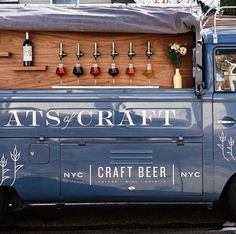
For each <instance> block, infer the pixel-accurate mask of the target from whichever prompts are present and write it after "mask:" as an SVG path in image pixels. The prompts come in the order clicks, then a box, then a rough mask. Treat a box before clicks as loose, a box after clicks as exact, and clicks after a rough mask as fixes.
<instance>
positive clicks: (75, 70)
mask: <svg viewBox="0 0 236 234" xmlns="http://www.w3.org/2000/svg"><path fill="white" fill-rule="evenodd" d="M83 55H84V54H83V52H82V51H80V43H79V42H78V44H77V52H76V57H77V59H78V61H77V63H76V64H75V66H74V68H73V74H74V75H75V76H76V77H77V85H79V84H80V82H79V77H80V76H82V75H83V74H84V69H83V67H82V66H81V64H80V58H81V57H82V56H83Z"/></svg>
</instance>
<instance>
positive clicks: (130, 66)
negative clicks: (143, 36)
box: [125, 42, 136, 85]
mask: <svg viewBox="0 0 236 234" xmlns="http://www.w3.org/2000/svg"><path fill="white" fill-rule="evenodd" d="M134 56H135V52H134V51H133V43H132V42H130V43H129V51H128V57H129V64H128V67H127V68H126V72H125V73H126V75H128V76H129V85H132V76H134V75H135V73H136V68H135V66H134V63H133V57H134Z"/></svg>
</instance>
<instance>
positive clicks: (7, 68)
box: [0, 31, 193, 89]
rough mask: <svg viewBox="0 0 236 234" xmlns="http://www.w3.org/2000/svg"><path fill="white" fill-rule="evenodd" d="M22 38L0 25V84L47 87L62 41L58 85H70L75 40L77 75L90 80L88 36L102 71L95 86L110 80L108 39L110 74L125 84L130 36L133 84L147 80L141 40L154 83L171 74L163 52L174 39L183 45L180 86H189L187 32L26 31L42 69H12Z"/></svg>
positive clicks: (168, 82)
mask: <svg viewBox="0 0 236 234" xmlns="http://www.w3.org/2000/svg"><path fill="white" fill-rule="evenodd" d="M24 38H25V33H24V32H15V31H1V32H0V52H10V53H11V56H9V57H0V74H1V78H0V89H30V88H33V89H35V88H48V89H50V88H51V87H52V86H57V85H59V84H60V82H59V77H58V76H57V75H56V74H55V71H56V67H57V65H58V62H59V56H58V53H59V43H60V42H63V45H64V48H63V50H64V51H65V52H66V53H67V56H66V57H65V58H64V60H63V62H64V64H65V66H66V68H67V75H66V76H65V77H63V85H65V86H74V85H76V77H75V76H74V75H73V74H72V70H73V67H74V65H75V63H76V62H77V58H76V56H75V54H76V50H77V42H78V41H79V42H80V44H81V50H82V51H83V52H84V54H85V55H84V56H83V57H82V58H81V60H80V63H81V64H82V66H83V67H84V70H85V74H84V75H83V76H82V77H81V79H80V85H81V86H93V85H94V79H93V77H92V76H91V75H90V73H89V71H90V67H91V64H92V63H93V56H92V54H93V48H94V45H93V43H94V41H96V42H97V43H98V50H99V52H101V54H102V55H101V56H100V57H99V58H98V59H97V62H98V63H99V65H100V67H101V70H102V74H101V75H100V76H98V78H97V85H98V86H111V85H112V79H111V77H110V75H108V74H107V71H108V69H109V66H110V64H111V61H112V58H111V56H110V50H111V42H112V41H115V42H116V50H117V51H118V52H119V55H118V56H117V57H116V59H115V61H116V63H117V67H118V68H119V71H120V74H119V75H118V76H117V77H116V85H117V86H128V85H129V78H128V76H127V75H126V74H125V70H126V68H127V65H128V61H129V58H128V56H127V52H128V47H129V41H132V42H133V49H134V51H135V52H136V56H135V57H134V59H133V62H134V64H135V66H136V69H137V72H136V75H135V76H134V77H133V83H132V84H133V85H134V86H146V85H148V79H147V78H146V77H145V76H144V75H143V72H144V70H145V67H146V61H147V59H146V56H145V51H146V49H147V48H146V44H147V41H148V40H150V41H151V42H152V50H153V52H154V55H153V56H152V64H153V68H154V70H155V76H154V77H153V78H152V79H151V84H152V85H158V86H160V88H172V87H173V84H172V77H173V75H174V72H175V67H174V66H173V65H171V64H170V62H169V60H168V57H167V45H168V44H169V43H171V42H177V43H180V44H182V45H185V46H187V48H188V53H187V55H186V56H185V57H184V58H183V63H182V67H181V69H180V71H181V74H182V77H183V87H184V88H191V87H192V86H193V79H192V34H191V33H187V34H179V35H157V34H121V33H71V32H30V38H31V41H32V42H33V45H34V65H36V66H37V65H38V66H42V65H45V66H48V67H47V70H46V71H14V69H13V67H16V66H21V65H22V43H23V41H24Z"/></svg>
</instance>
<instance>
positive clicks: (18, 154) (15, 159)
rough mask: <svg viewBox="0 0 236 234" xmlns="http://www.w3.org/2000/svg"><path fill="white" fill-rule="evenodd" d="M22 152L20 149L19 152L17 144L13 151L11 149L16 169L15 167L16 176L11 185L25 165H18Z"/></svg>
mask: <svg viewBox="0 0 236 234" xmlns="http://www.w3.org/2000/svg"><path fill="white" fill-rule="evenodd" d="M20 154H21V151H19V152H18V151H17V148H16V145H15V148H14V149H13V152H11V151H10V155H11V159H12V160H13V162H14V169H13V170H14V178H13V181H12V183H11V185H10V186H12V185H13V184H14V183H15V181H16V174H17V172H18V171H19V170H20V169H21V168H22V167H23V165H17V161H18V160H19V159H20Z"/></svg>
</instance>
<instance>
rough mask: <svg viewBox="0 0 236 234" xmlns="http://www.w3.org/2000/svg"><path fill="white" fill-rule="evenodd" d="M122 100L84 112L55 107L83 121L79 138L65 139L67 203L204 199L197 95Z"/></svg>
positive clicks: (88, 106)
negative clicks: (189, 197)
mask: <svg viewBox="0 0 236 234" xmlns="http://www.w3.org/2000/svg"><path fill="white" fill-rule="evenodd" d="M135 92H137V94H136V93H135ZM122 95H124V97H122ZM117 96H119V97H116V98H115V97H110V100H112V101H111V102H108V101H105V99H104V101H101V100H102V96H101V98H100V100H99V102H97V101H96V102H91V101H84V102H83V103H81V104H80V103H77V104H74V105H75V106H76V105H77V108H76V107H74V108H73V110H71V109H70V110H69V109H67V110H66V109H63V110H58V109H57V110H54V111H55V112H57V113H58V114H60V115H62V112H63V113H67V115H68V114H69V115H73V116H77V118H75V119H77V120H76V121H75V122H74V123H71V125H70V131H71V132H72V128H73V126H74V127H75V128H77V135H79V136H80V137H78V138H77V139H71V138H66V137H64V138H62V139H61V194H62V199H63V198H64V200H66V199H68V198H69V199H70V200H72V201H78V200H79V201H95V200H96V201H128V200H129V201H130V200H132V201H147V200H153V201H160V200H161V201H164V200H165V201H168V200H169V199H171V198H172V199H173V197H174V196H175V200H181V199H182V200H183V199H186V197H187V196H191V197H193V196H195V197H200V196H201V195H202V192H203V191H202V181H203V175H202V167H203V166H202V162H203V160H202V102H201V100H199V99H197V98H196V96H195V95H194V94H193V92H192V90H184V91H181V92H179V91H178V92H176V91H173V92H172V91H170V92H167V91H164V90H162V91H161V90H158V91H156V90H155V91H151V90H148V92H147V91H145V92H143V93H142V92H141V91H140V90H137V91H132V92H130V93H128V92H126V93H125V94H122V93H120V94H119V95H117ZM103 98H104V97H103ZM91 99H92V98H91ZM91 99H90V100H91ZM96 99H97V96H96ZM147 99H148V100H147ZM134 100H135V101H134ZM51 111H52V110H51ZM71 111H72V112H73V113H72V112H71ZM78 116H79V117H78ZM78 119H79V121H78ZM79 122H80V123H79ZM81 123H83V124H82V125H84V126H82V125H81ZM65 133H66V132H65ZM64 135H65V134H64ZM196 199H197V198H196Z"/></svg>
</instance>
